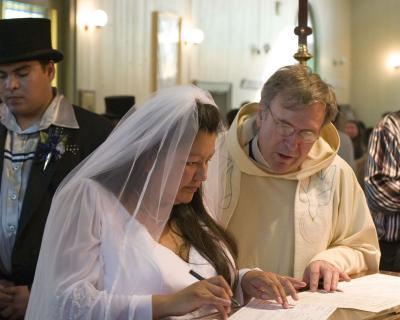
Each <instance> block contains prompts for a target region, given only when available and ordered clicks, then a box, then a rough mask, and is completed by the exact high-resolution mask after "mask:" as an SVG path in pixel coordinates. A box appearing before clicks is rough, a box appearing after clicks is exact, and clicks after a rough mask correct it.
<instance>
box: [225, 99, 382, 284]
mask: <svg viewBox="0 0 400 320" xmlns="http://www.w3.org/2000/svg"><path fill="white" fill-rule="evenodd" d="M257 108H258V104H256V103H253V104H249V105H247V106H246V107H244V108H242V109H241V111H240V113H239V114H238V116H237V117H236V119H235V121H234V123H233V124H232V126H231V128H230V130H229V132H228V136H227V140H228V149H229V156H230V160H229V161H228V176H227V190H226V192H225V198H224V212H223V219H222V222H223V225H224V226H225V227H227V229H228V230H229V231H231V232H232V233H233V234H234V236H235V237H236V239H237V240H238V242H239V266H241V267H242V266H246V267H260V268H262V269H268V268H271V266H272V268H275V270H268V271H274V272H280V273H284V274H288V275H294V276H295V277H297V278H302V276H303V272H304V270H305V268H306V267H307V265H309V264H310V262H312V261H315V260H325V261H328V262H330V263H332V264H333V265H335V266H336V267H338V268H339V269H340V270H342V271H345V272H347V273H349V274H353V273H358V272H361V271H364V270H367V269H368V270H369V271H371V272H375V271H377V270H378V266H379V258H380V251H379V245H378V239H377V235H376V230H375V226H374V224H373V221H372V218H371V215H370V212H369V209H368V206H367V203H366V200H365V196H364V193H363V191H362V189H361V188H360V186H359V184H358V182H357V178H356V176H355V174H354V172H353V170H352V168H351V167H350V166H349V165H348V164H347V163H346V162H345V161H344V160H343V159H342V158H340V157H339V156H337V149H338V147H339V138H338V134H337V131H336V129H335V128H334V127H333V125H331V124H329V125H328V126H326V127H325V128H324V129H323V131H322V134H321V137H320V139H319V140H317V141H316V142H315V144H314V146H313V148H312V149H311V151H310V153H309V155H308V157H307V159H306V160H305V161H304V163H303V164H302V166H301V168H300V169H299V170H298V171H296V172H292V173H288V174H280V175H279V174H274V173H271V172H267V171H266V170H264V169H262V168H261V167H260V166H259V165H257V164H256V163H255V161H253V160H252V159H250V158H249V157H248V142H249V141H250V140H251V139H252V138H253V137H254V136H255V135H256V126H255V114H256V111H257ZM273 190H277V192H273ZM278 190H279V191H278ZM285 193H286V194H285ZM277 199H278V200H277ZM238 208H240V210H239V209H238ZM271 215H272V216H273V218H272V219H270V220H269V222H268V224H266V223H265V221H268V217H269V216H271ZM251 217H257V218H256V219H257V221H252V220H251ZM263 217H266V219H265V221H263V220H264V219H262V218H263ZM260 218H261V219H260ZM258 222H260V223H258ZM247 226H250V227H249V228H246V227H247ZM283 231H285V232H283ZM263 239H265V241H264V240H263ZM271 261H272V262H273V263H272V264H271V263H269V262H271ZM256 264H257V265H256ZM282 264H283V265H282Z"/></svg>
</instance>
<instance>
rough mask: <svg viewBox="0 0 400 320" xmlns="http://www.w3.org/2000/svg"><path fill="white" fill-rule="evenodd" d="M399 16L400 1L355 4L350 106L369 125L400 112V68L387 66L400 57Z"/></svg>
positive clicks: (358, 1)
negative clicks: (395, 55)
mask: <svg viewBox="0 0 400 320" xmlns="http://www.w3.org/2000/svg"><path fill="white" fill-rule="evenodd" d="M399 13H400V1H399V0H379V1H377V0H353V1H352V16H351V21H352V34H351V36H352V48H353V49H352V54H353V60H352V67H351V72H352V73H351V74H352V77H351V83H352V91H351V103H352V108H353V109H354V110H355V112H356V115H357V117H359V118H360V119H361V120H363V121H364V122H365V123H366V124H367V125H368V126H373V125H375V124H376V122H377V121H378V120H379V119H380V117H381V114H382V113H383V112H384V111H389V110H399V109H400V69H397V70H395V69H393V68H389V67H388V66H387V61H388V58H389V56H390V55H391V54H392V53H398V54H400V36H399V35H400V20H399Z"/></svg>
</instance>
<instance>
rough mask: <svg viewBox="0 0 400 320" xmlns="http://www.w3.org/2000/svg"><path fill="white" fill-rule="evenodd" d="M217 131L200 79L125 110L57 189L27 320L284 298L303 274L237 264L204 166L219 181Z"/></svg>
mask: <svg viewBox="0 0 400 320" xmlns="http://www.w3.org/2000/svg"><path fill="white" fill-rule="evenodd" d="M222 131H223V126H222V124H221V120H220V115H219V111H218V109H217V108H216V106H215V103H214V101H213V100H212V98H211V97H210V96H209V94H208V93H206V92H205V91H203V90H201V89H199V88H196V87H193V86H183V87H175V88H170V89H164V90H162V91H160V92H158V93H157V94H155V95H154V96H153V97H152V98H151V99H149V100H148V101H147V102H146V103H144V105H143V106H141V107H140V108H138V109H137V111H135V113H128V114H127V115H126V116H125V117H124V118H123V119H122V121H121V122H120V123H119V124H118V126H117V128H116V129H115V130H114V131H113V132H112V134H111V135H110V137H109V138H108V139H107V140H106V141H105V142H104V143H103V144H102V145H101V146H100V147H99V148H98V149H97V150H96V151H95V152H93V153H92V154H91V155H90V156H89V157H88V158H87V159H86V161H85V162H84V163H82V164H81V165H80V166H79V167H78V168H77V169H75V170H74V171H73V172H72V173H71V174H70V175H69V176H68V177H67V178H66V179H65V180H64V181H63V183H62V185H61V186H60V188H59V189H58V191H57V193H56V196H55V197H54V200H53V203H52V207H51V210H50V214H49V217H48V221H47V224H46V229H45V233H44V237H43V243H42V247H41V252H40V257H39V261H38V265H37V269H36V275H35V280H34V284H33V287H32V291H31V296H30V301H29V306H28V311H27V316H26V319H37V320H39V319H40V320H43V319H141V320H143V319H159V318H162V317H167V316H177V315H183V314H187V313H190V312H194V313H195V314H196V315H199V314H204V313H209V312H212V311H218V312H219V313H220V314H221V315H222V317H223V318H224V319H226V318H227V315H228V313H229V312H230V310H231V302H232V301H233V300H234V299H233V300H232V298H236V299H237V300H239V301H240V303H244V302H245V300H247V299H249V298H250V297H257V298H261V299H275V300H276V301H278V302H279V303H281V304H282V305H283V307H288V304H287V298H286V295H287V294H290V295H292V297H293V298H297V297H296V288H299V287H302V286H304V285H305V284H304V283H303V282H300V281H298V280H295V279H293V278H289V277H281V276H278V275H276V274H273V273H269V272H263V271H261V270H258V269H253V270H250V269H244V270H239V271H237V270H236V267H235V258H236V256H237V252H236V251H237V249H236V245H235V241H234V239H233V238H232V237H231V236H230V235H229V234H227V233H226V232H225V231H224V230H223V229H222V228H221V227H219V225H218V224H217V221H218V210H217V207H218V206H217V205H216V204H217V203H218V201H217V198H218V192H217V191H216V190H217V188H215V190H208V191H210V192H208V193H207V194H208V195H209V196H208V197H207V198H206V199H205V198H204V197H203V192H202V185H203V182H204V181H205V180H206V178H207V171H208V166H210V172H209V173H210V179H209V180H210V186H212V185H213V184H214V185H215V184H216V183H218V181H217V179H218V178H217V177H218V176H219V174H218V166H219V165H218V161H219V160H220V159H222V158H223V155H222V148H218V147H217V148H216V141H217V138H218V137H219V136H220V133H222ZM212 158H213V160H212V161H210V160H211V159H212ZM213 198H214V199H213ZM200 277H201V278H204V279H205V280H199V279H198V278H200Z"/></svg>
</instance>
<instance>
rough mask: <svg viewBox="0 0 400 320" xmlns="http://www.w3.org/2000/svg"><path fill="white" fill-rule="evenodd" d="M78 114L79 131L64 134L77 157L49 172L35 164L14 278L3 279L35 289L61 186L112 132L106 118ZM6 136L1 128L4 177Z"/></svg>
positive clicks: (15, 251)
mask: <svg viewBox="0 0 400 320" xmlns="http://www.w3.org/2000/svg"><path fill="white" fill-rule="evenodd" d="M74 111H75V116H76V119H77V121H78V124H79V129H68V128H64V129H63V134H66V135H67V139H68V140H67V145H77V146H78V148H79V151H77V153H76V154H73V153H72V152H65V153H64V154H63V155H62V157H61V158H60V159H58V160H53V161H50V163H49V164H48V166H47V168H46V170H45V171H43V165H44V163H43V162H37V161H34V163H33V165H32V169H31V172H30V175H29V179H28V186H27V190H26V193H25V198H24V200H23V204H22V209H21V216H20V219H19V223H18V231H17V236H16V240H15V245H14V249H13V253H12V274H11V275H10V276H5V275H2V274H0V278H5V279H8V280H10V281H13V282H14V283H15V284H16V285H28V286H31V285H32V282H33V277H34V274H35V269H36V263H37V260H38V256H39V250H40V245H41V242H42V235H43V231H44V226H45V223H46V219H47V215H48V213H49V209H50V204H51V200H52V198H53V195H54V193H55V191H56V189H57V187H58V185H59V184H60V182H61V181H62V180H63V179H64V177H65V176H66V175H67V174H68V173H69V172H70V171H71V170H72V169H73V168H74V167H75V166H76V165H77V164H78V163H79V162H81V161H82V160H83V159H84V158H85V157H86V156H88V155H89V154H90V153H91V152H92V151H93V150H94V149H96V148H97V146H99V145H100V144H101V143H102V142H103V141H104V140H105V139H106V138H107V136H108V135H109V133H110V132H111V130H112V126H111V123H110V122H109V121H108V120H107V119H105V118H104V117H102V116H99V115H96V114H94V113H91V112H89V111H86V110H84V109H82V108H79V107H75V106H74ZM6 134H7V130H6V128H5V127H4V126H3V125H2V124H0V173H1V172H2V170H3V157H4V143H5V137H6Z"/></svg>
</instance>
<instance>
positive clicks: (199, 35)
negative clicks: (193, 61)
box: [182, 28, 204, 44]
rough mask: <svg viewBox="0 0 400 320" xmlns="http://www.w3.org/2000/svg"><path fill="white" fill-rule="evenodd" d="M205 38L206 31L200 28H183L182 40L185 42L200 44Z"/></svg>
mask: <svg viewBox="0 0 400 320" xmlns="http://www.w3.org/2000/svg"><path fill="white" fill-rule="evenodd" d="M203 40H204V32H203V31H202V30H201V29H198V28H185V29H183V30H182V41H183V42H184V43H185V44H189V43H191V44H200V43H202V42H203Z"/></svg>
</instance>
